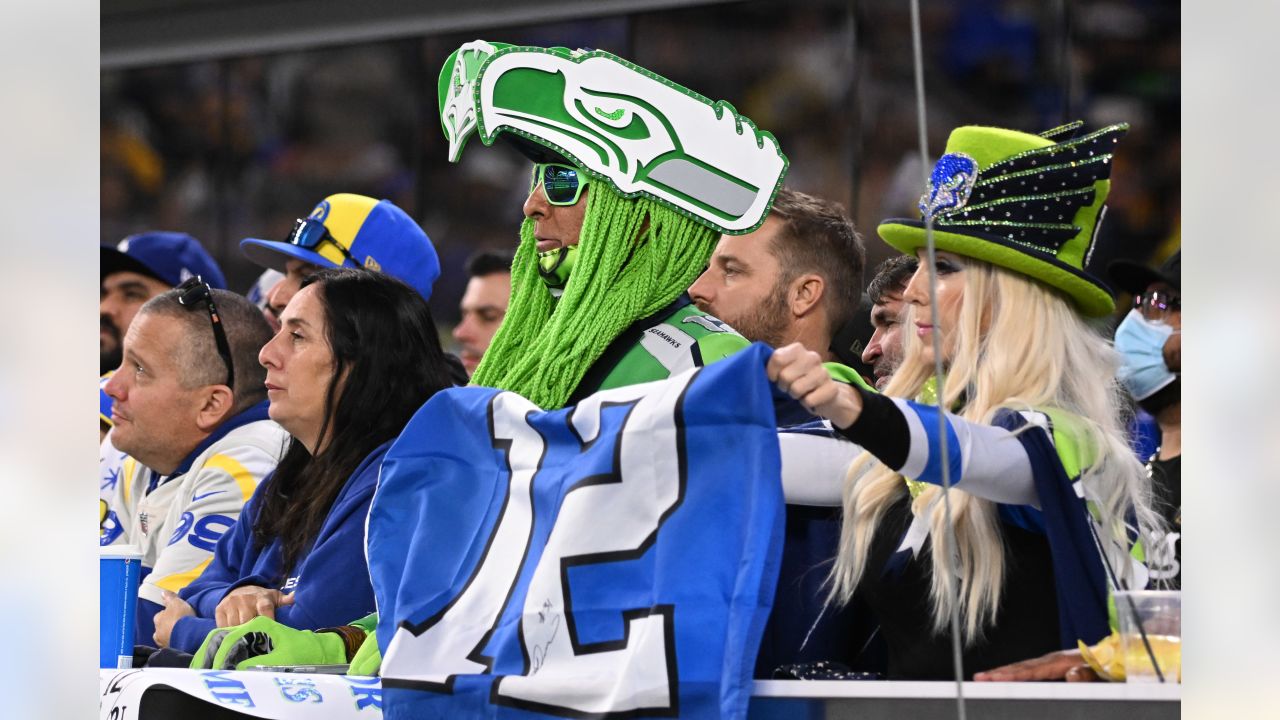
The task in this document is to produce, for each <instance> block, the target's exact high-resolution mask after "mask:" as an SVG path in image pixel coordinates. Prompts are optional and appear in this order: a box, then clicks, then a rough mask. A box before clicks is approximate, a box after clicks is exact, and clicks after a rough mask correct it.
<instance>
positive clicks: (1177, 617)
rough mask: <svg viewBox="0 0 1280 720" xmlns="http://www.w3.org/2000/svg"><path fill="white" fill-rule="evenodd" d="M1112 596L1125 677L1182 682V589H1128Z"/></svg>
mask: <svg viewBox="0 0 1280 720" xmlns="http://www.w3.org/2000/svg"><path fill="white" fill-rule="evenodd" d="M1115 596H1116V597H1115V599H1116V613H1117V615H1118V616H1119V620H1120V657H1121V658H1122V660H1123V662H1124V675H1125V680H1126V681H1127V682H1131V683H1155V682H1161V680H1162V679H1163V681H1164V682H1170V683H1180V682H1182V593H1181V592H1180V591H1178V590H1132V591H1121V592H1117V593H1116V594H1115ZM1139 627H1141V632H1140V631H1139ZM1153 657H1154V660H1155V664H1153V663H1152V658H1153ZM1157 666H1158V667H1159V672H1158V673H1157Z"/></svg>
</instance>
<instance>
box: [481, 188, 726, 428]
mask: <svg viewBox="0 0 1280 720" xmlns="http://www.w3.org/2000/svg"><path fill="white" fill-rule="evenodd" d="M646 222H647V225H646ZM533 225H534V223H533V221H532V220H530V219H526V220H525V221H524V223H523V224H522V225H521V226H520V248H519V249H518V250H517V251H516V256H515V260H514V262H513V263H512V267H511V302H510V305H509V307H508V308H507V316H506V319H505V320H504V321H503V323H502V326H501V327H500V328H499V329H498V332H497V334H496V335H495V336H494V338H493V342H492V344H490V346H489V349H488V350H487V351H486V352H485V354H484V358H483V359H482V360H481V361H480V366H479V367H478V368H476V372H475V376H474V377H473V378H472V379H471V383H472V384H473V385H481V386H486V387H496V388H502V389H503V390H510V391H512V392H516V393H519V394H520V395H523V396H524V397H526V398H528V399H529V400H531V401H532V402H533V403H535V404H536V405H538V406H539V407H542V408H546V409H555V408H561V407H564V405H565V403H567V402H568V400H569V396H570V395H571V394H572V393H573V391H574V389H575V388H576V387H577V386H578V383H579V382H581V381H582V377H583V375H585V374H586V372H587V370H588V369H590V367H591V365H592V364H593V363H595V361H596V360H598V359H599V358H600V356H601V355H602V354H603V353H604V351H605V349H606V348H607V347H608V346H609V343H611V342H613V340H614V339H615V338H616V337H618V335H619V334H621V333H622V332H623V331H624V330H626V329H627V328H628V327H629V326H630V325H631V324H632V323H634V322H636V321H637V320H640V319H641V318H644V317H648V316H649V315H652V314H654V313H655V312H657V311H658V310H660V309H662V308H663V307H664V306H666V305H667V304H669V303H671V302H672V301H673V300H675V299H676V297H678V296H679V295H680V293H682V292H684V291H685V290H686V289H688V287H689V285H691V284H692V283H693V281H694V280H695V279H696V278H697V277H698V274H699V273H701V272H702V269H703V268H704V267H705V266H706V264H707V261H708V259H709V258H710V257H711V252H712V250H714V249H715V243H716V239H717V237H718V234H717V233H716V231H715V230H713V229H711V228H709V227H707V226H705V225H703V224H701V223H699V222H697V221H695V220H690V219H689V218H686V217H684V216H683V215H680V214H679V213H676V212H675V211H673V210H670V209H668V208H665V207H663V206H661V205H659V204H657V203H655V202H653V201H652V200H648V199H645V198H636V199H631V200H628V199H626V198H624V197H622V196H621V195H619V194H618V193H617V192H616V191H614V190H613V189H612V188H609V187H607V186H606V185H605V184H604V183H594V184H592V186H591V188H590V190H589V191H588V194H587V208H586V212H585V216H584V218H583V223H582V232H581V233H580V235H579V238H580V240H579V243H578V257H577V259H576V260H575V262H574V266H573V272H572V274H570V276H569V281H568V283H567V284H566V285H565V289H564V293H563V294H562V295H561V296H560V299H559V300H558V301H557V300H553V299H552V297H551V294H550V293H549V292H548V291H547V286H546V285H545V284H544V283H543V281H542V279H541V278H540V277H539V276H538V263H537V241H536V240H535V239H534V236H533Z"/></svg>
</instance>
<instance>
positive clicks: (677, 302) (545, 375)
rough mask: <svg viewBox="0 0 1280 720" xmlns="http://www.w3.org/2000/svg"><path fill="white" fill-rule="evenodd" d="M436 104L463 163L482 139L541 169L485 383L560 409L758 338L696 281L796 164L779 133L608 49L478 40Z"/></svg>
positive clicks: (454, 65)
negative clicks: (702, 299) (734, 326)
mask: <svg viewBox="0 0 1280 720" xmlns="http://www.w3.org/2000/svg"><path fill="white" fill-rule="evenodd" d="M439 100H440V118H441V124H442V126H443V128H444V133H445V137H446V138H447V139H448V141H449V159H450V160H451V161H453V162H457V161H458V159H459V158H460V156H461V154H462V151H463V150H464V149H465V147H466V145H467V143H468V142H469V141H470V140H472V138H473V137H478V138H479V140H480V141H481V142H482V143H484V144H485V145H492V144H494V143H495V142H497V141H498V140H499V139H502V140H504V141H505V142H507V143H508V144H509V145H511V146H514V147H515V148H516V149H517V150H519V151H520V152H521V153H522V154H523V155H525V156H526V157H527V158H529V159H530V160H531V161H533V163H534V166H533V170H532V173H531V182H530V189H529V196H528V199H527V200H526V201H525V203H524V215H525V221H524V223H523V224H522V225H521V228H520V245H519V248H518V249H517V251H516V257H515V261H514V263H513V266H512V277H511V282H512V296H511V304H510V307H509V308H508V310H507V317H506V320H505V321H504V322H503V324H502V327H501V328H500V329H499V330H498V333H497V335H496V336H495V337H494V339H493V343H492V345H491V346H490V347H489V350H488V352H487V353H486V354H485V357H484V360H483V361H482V362H481V364H480V366H479V367H478V368H477V370H476V373H475V375H474V377H473V378H472V382H473V383H474V384H477V385H487V386H491V387H500V388H503V389H505V390H511V391H515V392H518V393H520V394H521V395H524V396H525V397H527V398H529V399H530V400H532V401H533V402H535V403H537V404H538V405H540V406H541V407H544V408H558V407H563V406H564V405H568V404H573V403H574V402H576V401H577V400H580V399H581V398H583V397H586V396H587V395H590V394H591V393H593V392H595V391H597V390H600V389H607V388H611V387H618V386H621V385H629V384H633V383H637V382H645V381H649V380H658V379H662V378H665V377H667V376H668V375H670V374H672V373H675V372H680V371H682V370H685V369H688V368H692V367H695V366H699V365H703V364H705V363H708V362H711V361H714V360H716V359H719V358H721V357H724V356H726V355H728V354H730V353H732V352H734V351H736V350H738V349H740V348H742V347H744V346H745V345H746V344H747V343H746V341H745V340H744V339H743V338H742V337H741V336H739V335H738V334H737V333H734V332H732V331H731V330H730V329H729V328H728V327H727V326H725V325H724V324H723V323H721V322H719V321H718V320H716V319H715V318H712V317H711V316H709V315H707V314H705V313H703V312H701V311H699V310H698V309H697V308H696V307H694V306H693V305H692V304H691V303H690V301H689V298H688V296H687V295H686V294H685V289H686V288H688V287H689V285H691V284H692V282H693V280H694V279H695V278H697V276H698V274H699V273H701V271H702V269H703V268H704V267H705V266H706V263H707V259H708V258H709V257H710V255H711V252H712V250H713V249H714V247H715V244H716V241H717V239H718V237H719V235H720V233H731V234H742V233H745V232H749V231H751V230H753V229H755V228H756V227H758V226H759V225H760V223H761V222H763V220H764V218H765V215H766V214H767V212H768V210H769V207H770V205H771V203H772V201H773V196H774V193H775V192H776V189H777V188H778V187H779V186H780V184H781V182H782V178H783V176H784V174H785V172H786V168H787V160H786V157H785V156H784V155H783V154H782V152H781V150H780V149H779V148H778V144H777V141H775V140H774V138H773V136H772V135H770V134H769V133H767V132H764V131H761V130H758V129H757V128H756V127H755V126H754V125H752V124H751V121H750V120H747V119H746V118H744V117H742V116H740V115H738V114H737V113H736V112H735V111H734V110H733V108H732V107H731V106H729V105H728V104H727V103H724V102H715V103H713V102H712V101H710V100H708V99H707V98H704V97H702V96H701V95H697V94H696V93H693V92H691V91H689V90H687V89H685V88H682V87H680V86H678V85H675V84H674V83H671V82H670V81H668V80H666V79H665V78H661V77H659V76H657V75H654V74H653V73H650V72H648V71H647V70H644V69H643V68H639V67H637V66H635V65H632V64H631V63H628V62H626V61H625V60H622V59H620V58H617V57H615V56H613V55H610V54H609V53H604V52H590V51H583V50H576V51H570V50H567V49H565V48H551V49H545V48H532V47H512V46H508V45H502V44H498V43H487V42H483V41H476V42H472V43H467V44H466V45H464V46H462V47H461V48H459V49H458V50H457V51H456V52H455V53H454V54H453V55H452V56H451V57H450V58H449V60H447V61H446V63H445V67H444V70H443V72H441V74H440V86H439Z"/></svg>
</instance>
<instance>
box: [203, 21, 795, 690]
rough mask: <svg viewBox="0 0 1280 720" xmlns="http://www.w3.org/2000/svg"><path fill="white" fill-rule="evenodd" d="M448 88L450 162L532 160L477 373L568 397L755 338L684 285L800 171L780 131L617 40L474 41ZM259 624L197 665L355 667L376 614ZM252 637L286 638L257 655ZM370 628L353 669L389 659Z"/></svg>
mask: <svg viewBox="0 0 1280 720" xmlns="http://www.w3.org/2000/svg"><path fill="white" fill-rule="evenodd" d="M439 100H440V116H441V123H442V126H443V128H444V133H445V137H446V138H447V139H448V143H449V145H448V152H449V159H450V160H451V161H453V162H457V161H458V159H459V157H460V156H461V153H462V151H463V149H464V147H465V146H466V144H467V143H468V141H470V140H471V139H472V138H473V137H479V139H480V141H481V142H482V143H484V144H485V145H493V144H494V143H495V142H497V141H498V140H499V139H501V140H503V141H504V142H506V143H508V144H509V145H511V146H513V147H514V148H515V149H516V150H518V151H519V152H520V153H522V154H523V155H525V156H526V157H527V158H529V159H530V160H531V161H533V163H534V165H533V169H532V172H531V180H530V187H529V195H528V198H527V199H526V201H525V203H524V214H525V221H524V223H523V224H522V225H521V227H520V244H519V247H518V249H517V250H516V254H515V259H514V262H513V265H512V271H511V302H510V306H509V307H508V310H507V315H506V319H505V320H504V321H503V324H502V326H501V327H500V328H499V330H498V332H497V334H496V335H495V336H494V338H493V342H492V344H491V345H490V346H489V349H488V351H487V352H486V353H485V355H484V358H483V360H481V362H480V365H479V366H478V367H477V369H476V372H475V374H474V376H473V377H472V384H475V385H482V386H488V387H497V388H502V389H504V390H509V391H512V392H516V393H519V394H520V395H522V396H524V397H526V398H528V399H529V400H530V401H532V402H534V403H535V404H537V405H538V406H540V407H542V408H546V409H554V408H562V407H565V406H566V405H571V404H573V403H575V402H577V401H578V400H580V399H581V398H583V397H586V396H587V395H590V394H592V393H594V392H596V391H598V390H601V389H608V388H615V387H620V386H624V385H631V384H635V383H641V382H647V381H652V380H661V379H664V378H666V377H668V376H669V375H671V374H674V373H678V372H681V371H684V370H686V369H691V368H694V367H698V366H702V365H705V364H707V363H710V362H713V361H715V360H717V359H720V358H723V357H725V356H727V355H729V354H731V353H733V352H735V351H737V350H739V349H741V348H743V347H745V346H746V345H747V344H748V343H747V341H746V340H745V339H744V338H742V336H741V335H739V334H737V333H736V332H734V331H733V330H732V329H731V328H729V327H728V326H726V325H724V324H723V323H721V322H720V321H719V320H717V319H715V318H714V317H711V316H710V315H707V314H705V313H703V312H701V311H699V310H698V309H697V308H696V307H695V306H693V305H692V303H691V302H690V301H689V298H688V296H687V295H686V294H685V290H686V289H687V288H688V287H689V286H690V285H691V284H692V283H693V280H694V279H695V278H697V277H698V275H699V274H700V273H701V272H702V270H703V269H704V268H705V267H706V264H707V260H708V258H710V256H711V253H712V251H713V249H714V248H715V245H716V242H717V240H718V238H719V236H720V234H721V233H731V234H743V233H747V232H750V231H752V230H754V229H756V228H757V227H759V226H760V224H761V223H762V222H763V221H764V219H765V216H766V215H767V214H768V212H769V209H770V207H771V204H772V202H773V197H774V194H775V192H776V191H777V189H778V188H779V187H780V186H781V184H782V180H783V177H784V176H785V174H786V169H787V159H786V156H784V155H783V154H782V152H781V150H780V149H779V147H778V144H777V141H776V140H775V139H774V138H773V136H772V135H771V134H769V133H768V132H764V131H761V130H759V129H757V128H756V127H755V126H754V125H753V124H752V123H751V121H750V120H748V119H746V118H744V117H742V116H740V115H739V114H738V113H737V112H736V111H735V110H734V109H733V108H732V106H730V105H728V104H727V103H725V102H723V101H720V102H713V101H711V100H709V99H707V98H705V97H703V96H701V95H698V94H697V93H694V92H692V91H690V90H688V89H686V88H683V87H681V86H679V85H676V84H675V83H672V82H671V81H669V80H667V79H665V78H662V77H660V76H658V75H655V74H653V73H651V72H649V71H647V70H645V69H644V68H640V67H638V66H636V65H634V64H632V63H629V62H627V61H626V60H623V59H621V58H619V57H617V56H614V55H612V54H610V53H607V52H602V51H585V50H572V51H571V50H568V49H566V48H541V47H520V46H511V45H503V44H499V43H488V42H484V41H475V42H470V43H467V44H465V45H463V46H462V47H461V48H459V49H458V50H457V51H455V52H454V53H453V54H452V55H451V56H450V57H449V58H448V59H447V60H446V61H445V66H444V69H443V71H442V72H441V75H440V83H439ZM253 622H257V623H258V624H257V625H255V626H253V627H252V628H251V627H250V626H249V625H242V626H240V628H238V629H236V630H233V631H230V632H232V633H235V634H234V635H233V636H229V635H228V634H227V633H228V631H226V630H218V631H215V632H214V633H213V634H211V635H210V636H209V639H208V640H206V643H205V647H204V648H202V649H201V651H200V652H197V657H196V660H195V663H194V664H193V666H195V667H201V666H203V667H222V666H224V665H227V666H237V667H247V666H250V665H262V664H273V663H281V662H284V663H290V662H338V663H340V662H346V661H348V660H352V655H353V653H354V652H355V648H356V646H358V645H359V640H360V639H363V638H365V636H366V634H365V631H369V630H372V628H373V627H374V624H375V623H376V616H375V617H372V618H365V619H364V620H361V621H360V622H359V628H361V629H360V630H356V628H355V627H353V626H347V627H346V628H344V629H340V630H341V632H333V633H316V634H311V633H298V631H292V630H290V629H288V628H283V627H280V626H278V625H274V624H270V623H269V622H267V621H265V619H264V618H258V619H256V620H255V621H253ZM250 631H252V632H251V634H253V635H254V636H256V635H258V634H260V633H266V634H269V635H270V637H271V643H268V646H269V647H270V648H274V650H272V651H271V652H269V653H267V654H265V655H261V656H259V657H249V656H251V655H252V654H253V653H254V652H256V650H253V649H251V648H249V647H248V646H247V645H246V644H245V643H246V642H247V641H246V640H245V634H244V633H246V632H250ZM368 640H369V641H368V642H365V643H364V644H363V646H360V651H359V654H358V655H357V656H356V657H355V658H354V660H352V667H351V673H352V674H371V673H372V672H376V670H377V668H378V666H379V663H380V657H379V655H378V647H377V643H376V642H374V641H373V640H374V638H373V634H372V633H371V632H370V633H369V634H368ZM242 649H243V650H244V651H245V652H244V653H242V652H241V650H242ZM228 657H232V658H236V659H238V660H240V662H238V663H237V662H235V661H228ZM246 657H247V658H248V659H245V658H246Z"/></svg>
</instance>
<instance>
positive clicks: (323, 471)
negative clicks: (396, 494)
mask: <svg viewBox="0 0 1280 720" xmlns="http://www.w3.org/2000/svg"><path fill="white" fill-rule="evenodd" d="M280 319H281V322H282V329H281V330H280V332H279V334H277V335H276V336H275V338H273V339H272V340H271V341H270V342H269V343H267V344H266V345H265V346H264V347H263V348H262V352H261V353H260V354H259V360H260V362H261V363H262V364H263V365H264V366H265V367H266V368H267V380H266V384H267V392H268V397H269V399H270V401H271V408H270V415H271V418H272V419H273V420H275V421H276V422H278V423H280V425H282V426H283V427H284V428H285V429H286V430H288V431H289V434H290V435H291V436H292V437H291V440H290V445H289V448H288V450H287V451H286V453H285V455H284V458H283V459H282V460H281V461H280V465H279V466H278V467H277V468H276V470H275V472H274V473H273V474H272V475H271V476H270V477H269V478H268V479H266V480H264V481H263V482H262V484H261V485H260V486H259V487H258V489H257V491H256V492H255V493H254V495H253V497H252V498H251V499H250V501H249V503H248V504H247V505H246V506H245V510H244V513H243V514H242V515H241V518H240V522H239V523H237V525H236V526H235V527H234V528H232V529H231V530H230V531H228V532H227V533H226V534H225V535H224V536H223V538H222V539H221V540H220V541H219V542H218V545H217V549H216V552H215V553H214V557H213V560H212V562H211V564H210V565H209V567H208V568H207V569H206V570H205V571H204V573H203V574H202V575H201V576H200V577H199V578H197V579H196V580H195V581H194V582H192V583H191V584H190V585H188V586H187V587H186V588H185V589H184V590H183V591H182V593H181V598H180V599H179V598H178V597H176V596H175V597H171V598H169V599H168V602H167V603H166V609H165V611H164V612H162V613H160V614H158V615H157V616H156V622H157V636H158V637H161V632H160V631H161V630H165V631H167V636H168V645H169V647H171V648H173V649H175V650H179V651H183V652H194V651H195V650H196V649H197V648H198V647H199V646H200V644H201V642H203V641H204V639H205V636H206V635H208V633H209V631H211V630H213V629H214V628H215V627H227V626H231V625H239V624H240V623H243V622H247V621H248V620H250V619H252V618H253V617H255V616H258V615H265V616H267V617H274V618H275V619H276V620H277V621H279V622H281V623H283V624H285V625H288V626H290V627H294V628H299V629H316V628H322V627H327V626H331V625H340V624H342V623H345V622H347V621H349V620H350V619H351V618H353V617H360V616H363V615H366V614H368V613H370V612H373V610H374V609H375V608H374V600H373V588H372V587H371V585H370V583H369V571H368V567H367V565H366V563H365V557H364V522H365V515H367V514H368V510H369V503H370V501H371V500H372V498H373V491H374V487H375V485H376V483H377V477H378V468H379V466H380V465H381V462H382V456H383V455H384V454H385V453H386V451H387V448H388V447H389V446H390V445H391V441H392V440H394V439H395V437H396V436H397V435H399V434H400V431H401V430H402V429H403V428H404V426H405V424H406V423H407V422H408V421H409V418H410V417H411V416H412V415H413V413H414V412H415V411H416V410H417V409H418V408H419V407H420V406H421V405H422V404H423V403H424V402H426V401H427V399H429V398H430V397H431V396H432V395H434V394H435V393H436V391H438V390H442V389H444V388H446V387H450V386H451V385H452V383H451V382H450V380H449V375H448V371H447V366H446V364H445V359H444V353H443V351H442V350H441V348H440V342H439V336H438V335H437V332H436V327H435V324H434V323H433V322H432V320H431V314H430V312H429V311H428V309H427V303H426V301H424V300H423V299H422V296H421V295H419V294H418V293H417V292H416V291H415V290H413V289H412V288H410V287H409V286H408V285H406V284H404V283H402V282H400V281H399V280H396V279H394V278H391V277H389V276H387V275H383V274H381V273H373V272H368V271H364V270H350V269H344V270H324V271H321V272H318V273H316V274H315V275H313V276H312V277H311V278H310V279H308V280H307V281H306V282H305V283H304V284H303V286H302V289H301V291H299V292H298V294H297V295H295V296H294V298H293V299H292V300H290V302H289V305H288V306H287V307H286V308H285V310H284V312H283V313H282V315H281V318H280Z"/></svg>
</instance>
